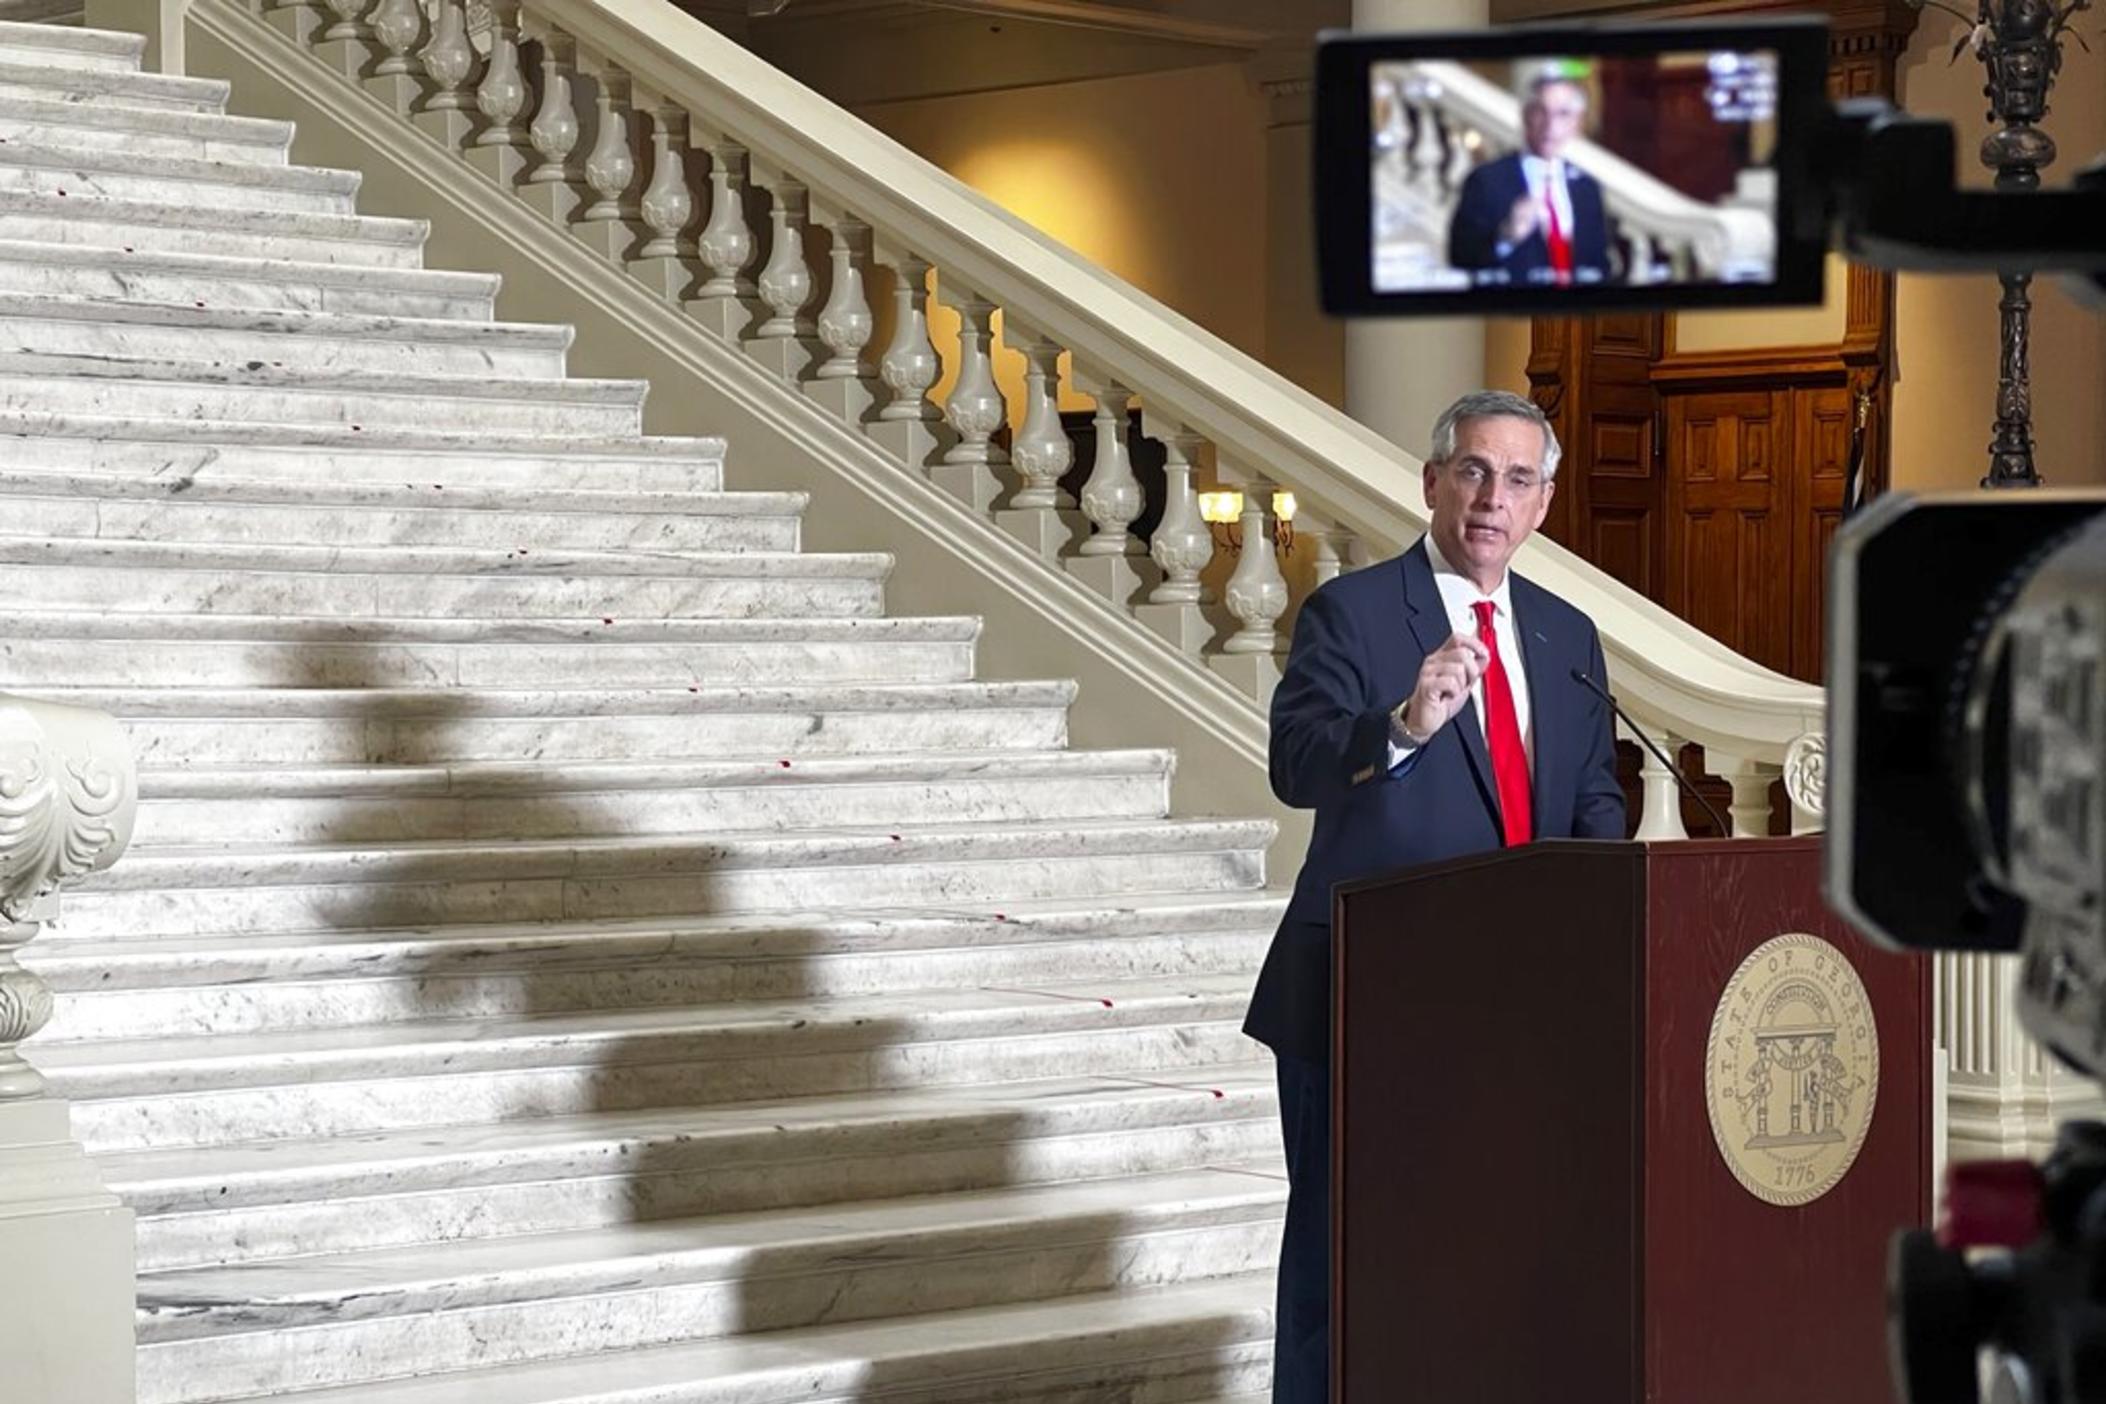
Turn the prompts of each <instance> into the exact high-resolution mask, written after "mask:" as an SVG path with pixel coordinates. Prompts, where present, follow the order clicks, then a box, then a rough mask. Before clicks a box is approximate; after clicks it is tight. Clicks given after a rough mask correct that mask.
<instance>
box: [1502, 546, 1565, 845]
mask: <svg viewBox="0 0 2106 1404" xmlns="http://www.w3.org/2000/svg"><path fill="white" fill-rule="evenodd" d="M1513 601H1514V637H1515V638H1516V639H1519V640H1520V641H1521V667H1522V670H1523V671H1524V672H1526V673H1527V674H1528V718H1529V723H1530V726H1531V728H1532V729H1533V730H1534V732H1535V740H1534V744H1533V746H1532V748H1531V749H1532V750H1533V753H1534V754H1533V756H1532V759H1533V761H1534V766H1533V771H1534V784H1533V793H1534V795H1535V800H1536V802H1535V803H1534V804H1533V805H1531V806H1530V812H1531V813H1533V814H1534V816H1535V819H1536V834H1535V835H1532V837H1540V836H1541V834H1542V821H1543V803H1542V800H1543V795H1544V793H1545V792H1546V790H1547V789H1548V786H1547V784H1546V782H1547V781H1548V780H1549V779H1550V775H1551V769H1550V767H1551V764H1552V757H1553V756H1554V755H1556V754H1557V751H1558V747H1557V728H1556V727H1554V726H1552V725H1551V722H1550V719H1551V716H1552V713H1551V710H1550V708H1548V707H1546V706H1545V705H1544V704H1543V699H1544V695H1545V694H1546V693H1548V692H1549V691H1550V690H1551V688H1552V687H1553V686H1554V685H1555V684H1556V679H1554V678H1552V677H1551V676H1550V674H1551V671H1552V670H1553V669H1554V668H1556V667H1557V660H1556V659H1555V658H1553V657H1552V656H1551V654H1552V649H1551V646H1550V640H1549V639H1548V638H1547V637H1545V636H1544V634H1543V633H1542V632H1541V630H1540V629H1539V628H1538V624H1539V621H1540V620H1541V619H1542V613H1541V611H1539V610H1537V609H1536V608H1535V587H1534V586H1532V585H1530V584H1529V583H1528V582H1527V581H1525V580H1523V579H1522V578H1521V577H1520V576H1518V575H1516V576H1514V577H1513Z"/></svg>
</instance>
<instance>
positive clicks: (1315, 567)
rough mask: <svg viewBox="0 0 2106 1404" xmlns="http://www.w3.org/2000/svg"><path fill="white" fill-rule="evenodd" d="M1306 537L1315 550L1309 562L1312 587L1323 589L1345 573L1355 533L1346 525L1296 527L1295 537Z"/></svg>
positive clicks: (1297, 539) (1298, 539)
mask: <svg viewBox="0 0 2106 1404" xmlns="http://www.w3.org/2000/svg"><path fill="white" fill-rule="evenodd" d="M1304 537H1306V538H1307V539H1308V540H1309V543H1310V549H1311V550H1312V551H1313V552H1314V555H1313V556H1311V558H1310V562H1309V581H1310V588H1312V589H1318V590H1320V589H1322V588H1323V587H1324V586H1326V585H1328V584H1330V583H1331V582H1332V581H1334V580H1336V579H1337V578H1338V577H1339V576H1341V575H1343V574H1344V573H1345V567H1346V558H1347V557H1348V556H1349V555H1351V554H1352V550H1353V546H1354V544H1355V541H1354V536H1353V533H1352V532H1350V531H1348V530H1346V529H1345V528H1344V527H1338V526H1317V525H1315V524H1313V523H1312V524H1311V525H1310V526H1308V527H1307V528H1303V527H1300V526H1297V527H1296V530H1295V533H1294V539H1295V540H1296V541H1300V540H1302V539H1303V538H1304Z"/></svg>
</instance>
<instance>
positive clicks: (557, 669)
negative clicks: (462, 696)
mask: <svg viewBox="0 0 2106 1404" xmlns="http://www.w3.org/2000/svg"><path fill="white" fill-rule="evenodd" d="M978 634H979V621H977V620H973V619H895V618H884V617H878V618H846V619H688V620H670V621H658V620H650V619H640V620H636V621H633V622H623V621H621V620H620V619H618V618H617V619H616V621H615V623H613V624H611V625H603V624H602V622H601V621H600V620H599V619H573V620H526V621H509V622H507V621H490V620H476V619H347V620H311V621H290V622H289V621H286V620H284V619H280V618H276V617H272V616H232V617H229V616H209V615H208V616H186V615H113V614H85V613H83V614H60V613H55V612H50V611H39V612H35V613H28V614H20V615H16V616H15V617H13V618H10V619H8V620H7V621H6V636H5V637H0V691H15V692H31V693H38V694H47V693H49V691H50V690H51V688H53V687H91V688H107V687H125V686H153V685H154V684H156V683H161V684H163V685H175V684H181V685H183V686H185V687H204V688H277V689H304V688H327V689H331V690H339V689H357V688H402V687H408V688H419V689H434V688H452V689H457V690H459V691H461V692H464V693H465V692H469V691H473V690H479V689H482V688H490V687H494V688H562V687H573V688H576V687H599V688H610V687H613V688H653V689H657V688H665V687H675V686H681V685H683V684H684V685H686V686H688V687H691V688H696V689H700V688H704V687H714V688H722V687H731V686H737V685H741V684H761V685H768V684H777V685H780V684H787V683H793V682H794V683H817V684H827V683H850V682H868V683H878V682H920V683H932V682H963V681H965V680H966V679H968V678H970V677H971V676H972V673H973V647H974V642H975V640H976V639H977V637H978Z"/></svg>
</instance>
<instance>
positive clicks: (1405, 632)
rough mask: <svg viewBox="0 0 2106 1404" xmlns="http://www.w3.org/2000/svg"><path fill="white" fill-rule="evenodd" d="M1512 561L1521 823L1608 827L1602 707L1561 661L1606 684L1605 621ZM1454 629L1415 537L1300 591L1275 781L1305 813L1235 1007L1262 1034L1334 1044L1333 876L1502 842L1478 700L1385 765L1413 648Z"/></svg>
mask: <svg viewBox="0 0 2106 1404" xmlns="http://www.w3.org/2000/svg"><path fill="white" fill-rule="evenodd" d="M1510 578H1511V580H1512V599H1513V607H1514V633H1515V636H1516V637H1517V638H1518V639H1519V641H1520V644H1521V653H1522V668H1523V671H1524V672H1525V674H1526V685H1527V688H1528V696H1529V719H1530V726H1531V729H1532V731H1533V733H1534V759H1535V784H1534V793H1533V804H1532V810H1533V814H1534V819H1535V836H1536V837H1537V838H1606V839H1621V838H1623V837H1625V833H1624V803H1623V789H1622V787H1621V786H1620V785H1619V784H1618V783H1617V780H1616V738H1615V732H1614V724H1615V722H1614V717H1613V716H1612V714H1611V713H1610V711H1609V708H1608V706H1607V705H1606V704H1605V703H1603V702H1602V700H1601V699H1600V698H1598V697H1596V696H1594V695H1593V694H1592V693H1590V692H1588V691H1587V690H1586V689H1585V688H1583V687H1582V686H1581V685H1580V684H1579V683H1577V682H1575V681H1574V680H1573V678H1572V670H1573V669H1575V668H1578V669H1582V670H1584V671H1585V672H1586V673H1587V675H1588V676H1589V677H1592V678H1593V679H1594V680H1595V681H1597V682H1599V683H1601V684H1603V685H1604V686H1606V685H1607V681H1608V680H1607V678H1606V676H1605V675H1604V673H1603V669H1602V655H1601V639H1600V637H1599V636H1598V635H1597V634H1596V633H1595V630H1594V623H1593V621H1592V620H1590V619H1588V618H1587V616H1586V615H1584V614H1582V613H1580V612H1579V611H1578V610H1576V609H1574V608H1573V607H1572V606H1571V605H1569V604H1566V603H1565V602H1564V601H1563V600H1561V599H1559V598H1558V597H1557V596H1555V595H1553V594H1551V593H1550V592H1549V591H1547V590H1544V589H1541V588H1539V587H1538V586H1535V585H1532V584H1530V583H1529V582H1528V581H1526V580H1524V579H1522V578H1521V577H1520V576H1519V575H1514V576H1511V577H1510ZM1454 632H1455V630H1454V625H1453V624H1452V623H1451V621H1450V620H1449V617H1448V611H1447V608H1446V607H1445V606H1444V605H1443V604H1442V603H1441V596H1440V590H1439V587H1437V586H1436V585H1435V584H1434V583H1433V564H1432V561H1431V560H1430V559H1429V558H1428V557H1427V554H1426V545H1425V543H1424V542H1423V541H1422V542H1420V543H1419V544H1417V545H1415V546H1413V547H1412V548H1411V549H1410V550H1409V551H1406V552H1405V553H1404V554H1403V555H1401V556H1398V557H1396V558H1395V559H1393V560H1388V561H1384V562H1382V563H1381V564H1379V565H1374V566H1370V567H1368V568H1367V569H1366V570H1359V571H1354V572H1353V573H1352V574H1350V575H1341V576H1339V577H1338V578H1337V579H1336V580H1333V581H1331V582H1330V583H1329V584H1327V585H1325V586H1324V587H1323V588H1322V589H1320V590H1318V591H1316V592H1315V593H1314V594H1312V595H1311V596H1310V597H1309V598H1308V600H1307V601H1306V602H1305V603H1304V604H1303V605H1302V612H1301V616H1300V618H1299V619H1298V620H1297V621H1296V623H1295V627H1294V646H1293V649H1292V651H1291V652H1290V653H1289V654H1288V658H1287V670H1286V674H1285V676H1284V677H1282V678H1281V680H1280V686H1279V690H1278V691H1276V692H1275V693H1274V694H1273V698H1272V749H1271V768H1272V792H1273V793H1274V794H1275V795H1277V796H1279V798H1280V802H1281V803H1283V804H1287V805H1291V806H1293V807H1294V808H1296V809H1314V810H1315V811H1316V827H1315V832H1314V833H1313V834H1312V835H1311V836H1310V839H1309V855H1308V857H1307V859H1305V860H1304V862H1303V864H1302V872H1301V877H1300V878H1299V879H1298V880H1297V881H1296V883H1295V887H1294V897H1293V899H1292V900H1291V901H1290V902H1289V903H1288V905H1287V913H1286V916H1285V918H1284V919H1283V920H1282V921H1281V923H1280V929H1279V931H1278V933H1277V934H1276V935H1274V937H1273V940H1272V949H1271V950H1270V951H1269V952H1268V953H1267V954H1266V957H1265V967H1264V970H1263V971H1262V972H1261V973H1260V974H1259V976H1258V988H1257V993H1256V994H1255V995H1254V996H1253V997H1252V999H1251V1006H1250V1016H1249V1018H1247V1019H1246V1020H1245V1021H1244V1025H1243V1031H1244V1032H1245V1033H1247V1034H1249V1035H1250V1036H1251V1037H1252V1038H1255V1039H1257V1040H1259V1041H1260V1042H1262V1043H1267V1044H1270V1045H1271V1046H1272V1048H1273V1050H1274V1051H1275V1052H1278V1053H1285V1054H1288V1055H1291V1056H1293V1057H1298V1058H1309V1059H1313V1060H1317V1061H1324V1062H1328V1061H1329V1059H1330V1056H1331V1034H1330V1028H1331V888H1332V887H1333V885H1335V884H1337V883H1341V882H1346V881H1349V880H1351V879H1354V878H1363V877H1369V876H1372V875H1374V874H1378V873H1384V872H1390V871H1394V870H1396V869H1400V868H1410V867H1416V866H1418V865H1419V864H1421V863H1432V862H1435V861H1438V860H1439V859H1443V858H1454V857H1458V856H1460V855H1462V854H1466V853H1481V852H1484V851H1486V850H1488V849H1494V848H1499V847H1501V846H1502V845H1503V844H1504V842H1505V839H1504V836H1503V833H1502V830H1501V828H1500V824H1499V800H1498V789H1497V788H1496V786H1495V785H1494V783H1493V778H1492V759H1491V753H1490V752H1489V751H1488V750H1487V749H1486V747H1485V742H1484V728H1483V726H1482V724H1481V723H1480V722H1479V721H1478V719H1477V706H1476V703H1474V702H1469V703H1465V704H1464V706H1463V709H1462V710H1461V711H1460V712H1458V713H1456V714H1455V717H1454V719H1453V720H1451V721H1450V722H1449V723H1448V724H1447V725H1446V726H1444V727H1442V728H1441V729H1440V730H1439V731H1438V732H1436V733H1435V734H1434V736H1433V738H1432V739H1431V740H1430V741H1428V742H1427V743H1426V744H1425V745H1424V746H1422V747H1420V748H1419V749H1418V751H1416V752H1415V753H1414V754H1413V755H1412V757H1411V758H1410V759H1409V760H1408V761H1407V762H1406V763H1405V764H1404V765H1402V766H1400V767H1399V768H1398V771H1397V773H1396V774H1394V775H1392V774H1391V773H1390V769H1389V714H1390V712H1391V710H1392V709H1394V708H1395V707H1396V706H1397V705H1398V704H1399V703H1401V702H1402V701H1403V700H1404V699H1405V698H1407V697H1409V696H1410V695H1411V690H1412V688H1413V687H1414V686H1415V685H1416V684H1417V682H1418V676H1419V666H1420V664H1422V663H1423V662H1424V661H1425V659H1426V655H1427V654H1429V653H1431V652H1433V651H1434V650H1435V649H1438V648H1439V647H1440V646H1441V645H1442V644H1444V643H1446V642H1447V641H1448V638H1449V636H1450V635H1451V634H1453V633H1454ZM1443 936H1444V938H1445V939H1463V940H1473V941H1497V940H1498V939H1499V938H1500V937H1499V933H1498V932H1496V931H1471V932H1448V933H1443Z"/></svg>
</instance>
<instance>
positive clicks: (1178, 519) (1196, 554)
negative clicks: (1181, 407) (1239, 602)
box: [1134, 410, 1214, 657]
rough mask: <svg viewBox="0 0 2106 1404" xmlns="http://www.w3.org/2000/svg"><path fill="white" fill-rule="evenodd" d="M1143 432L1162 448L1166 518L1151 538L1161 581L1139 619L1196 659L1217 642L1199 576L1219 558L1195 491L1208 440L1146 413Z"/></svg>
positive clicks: (1136, 611) (1136, 609) (1139, 608)
mask: <svg viewBox="0 0 2106 1404" xmlns="http://www.w3.org/2000/svg"><path fill="white" fill-rule="evenodd" d="M1141 428H1142V432H1144V433H1146V434H1147V435H1148V437H1149V438H1151V439H1155V440H1157V441H1158V442H1160V443H1161V444H1162V446H1163V518H1162V520H1161V521H1160V522H1157V523H1156V527H1155V535H1154V536H1152V537H1150V538H1149V539H1148V557H1149V559H1150V560H1152V561H1153V562H1154V563H1155V567H1156V569H1157V570H1159V571H1160V572H1162V580H1161V581H1160V582H1159V583H1158V584H1157V585H1156V587H1155V588H1154V589H1153V590H1151V591H1149V592H1148V599H1147V601H1146V603H1143V604H1139V605H1136V606H1135V607H1134V618H1136V619H1137V620H1139V621H1140V622H1141V623H1142V624H1143V625H1145V626H1146V627H1147V628H1149V629H1151V630H1153V631H1154V632H1155V633H1157V634H1159V635H1161V636H1162V637H1163V638H1165V639H1168V640H1169V641H1170V642H1171V644H1173V645H1174V646H1175V647H1177V648H1178V649H1179V650H1180V651H1182V652H1184V653H1187V654H1191V655H1193V656H1194V657H1197V656H1198V654H1199V652H1200V650H1201V649H1203V648H1205V647H1206V646H1207V644H1208V643H1210V642H1212V640H1213V637H1214V626H1213V624H1212V622H1211V621H1209V620H1208V619H1207V618H1206V616H1205V615H1204V614H1203V613H1202V612H1201V610H1200V605H1201V604H1203V603H1207V602H1208V596H1207V592H1206V589H1205V587H1204V586H1202V585H1201V584H1200V583H1199V573H1200V572H1201V571H1203V570H1205V569H1206V568H1207V565H1208V563H1209V562H1211V561H1212V560H1213V559H1214V533H1213V532H1212V531H1211V530H1210V529H1209V528H1208V526H1207V524H1206V521H1205V520H1204V519H1203V518H1202V517H1201V516H1200V515H1199V493H1198V492H1197V490H1195V489H1194V488H1193V486H1192V474H1193V471H1194V465H1195V464H1196V462H1197V460H1198V458H1199V456H1200V454H1201V453H1203V452H1204V451H1205V449H1206V440H1204V439H1202V438H1201V437H1200V436H1199V435H1197V434H1195V433H1193V432H1192V431H1191V430H1189V429H1187V428H1186V427H1185V426H1184V425H1182V424H1178V423H1175V422H1167V423H1166V422H1162V421H1159V420H1158V419H1157V418H1156V417H1155V416H1154V415H1153V414H1151V413H1150V412H1149V411H1147V410H1143V411H1141Z"/></svg>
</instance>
